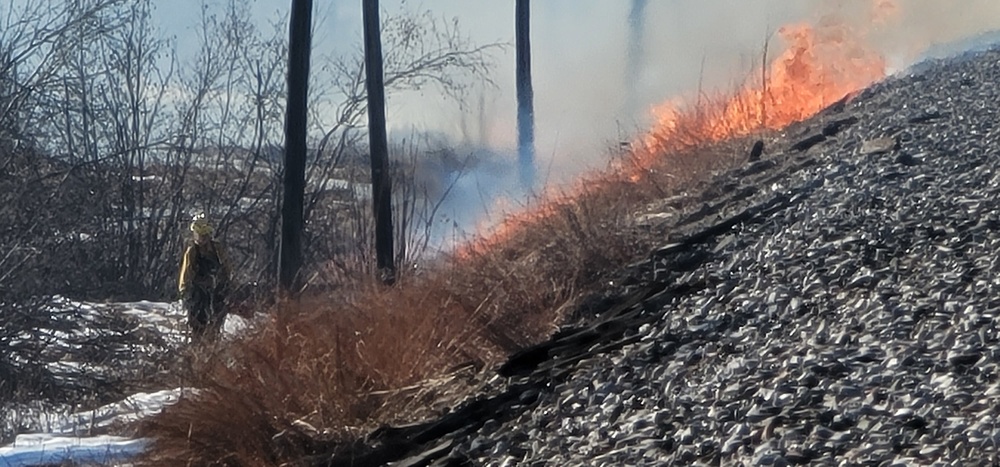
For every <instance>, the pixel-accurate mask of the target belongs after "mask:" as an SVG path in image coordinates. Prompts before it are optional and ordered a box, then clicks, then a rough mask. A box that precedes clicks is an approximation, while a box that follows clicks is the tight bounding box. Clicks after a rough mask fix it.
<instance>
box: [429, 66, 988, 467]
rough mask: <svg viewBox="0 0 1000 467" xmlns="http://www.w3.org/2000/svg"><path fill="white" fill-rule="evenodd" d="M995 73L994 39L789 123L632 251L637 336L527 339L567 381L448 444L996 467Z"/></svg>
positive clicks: (646, 460) (472, 448) (532, 455)
mask: <svg viewBox="0 0 1000 467" xmlns="http://www.w3.org/2000/svg"><path fill="white" fill-rule="evenodd" d="M998 83H1000V52H998V51H988V52H984V53H980V54H976V55H972V56H966V57H963V58H962V59H954V60H949V61H942V62H938V63H935V64H932V66H925V67H922V69H921V72H920V74H917V75H905V76H899V77H894V78H891V79H889V80H887V81H885V82H884V83H882V84H879V85H877V86H875V87H873V88H872V89H869V90H867V91H865V92H864V93H862V94H861V95H860V96H859V97H858V98H856V99H854V100H853V101H851V102H849V103H847V104H846V105H843V106H842V107H841V108H839V109H831V110H829V111H827V112H824V114H823V115H821V116H819V117H817V118H816V119H814V120H812V121H811V122H807V123H806V124H803V125H800V126H799V127H798V128H797V129H794V130H790V133H792V132H794V133H795V134H794V135H792V136H790V137H789V139H788V140H787V141H786V142H785V143H783V144H784V146H782V143H780V142H779V143H777V145H778V147H779V148H784V147H787V148H788V149H787V150H784V151H773V152H774V153H773V154H771V155H770V156H767V155H765V158H764V159H765V161H764V162H763V163H759V164H758V165H756V166H751V167H748V168H747V169H744V170H742V171H738V172H734V173H732V174H728V175H727V177H730V178H729V179H723V180H720V181H719V183H718V184H717V185H718V186H720V187H723V188H724V189H723V190H721V193H719V196H720V197H719V198H718V199H721V200H723V201H722V202H715V201H714V200H711V199H708V200H706V204H705V207H704V209H703V211H702V212H701V213H696V214H695V216H698V217H702V218H703V220H702V221H700V222H702V224H703V226H702V227H699V230H695V231H693V233H690V234H689V235H688V236H687V237H685V241H684V242H683V243H682V244H681V245H678V246H674V247H668V248H665V249H664V250H662V251H661V252H658V254H657V255H654V258H653V259H651V260H650V261H649V262H648V263H646V264H644V265H637V266H636V268H635V270H637V271H645V272H644V273H642V274H640V276H641V280H638V281H633V282H635V283H634V284H632V286H631V287H632V288H633V289H635V288H641V287H642V286H643V285H644V284H648V283H660V284H662V287H659V288H658V289H657V293H652V294H647V295H645V296H643V297H642V299H641V300H640V301H639V303H636V304H631V305H629V307H628V310H630V311H626V312H619V313H618V314H620V315H623V316H625V315H628V317H629V319H631V320H632V323H638V322H641V321H642V320H645V321H646V323H645V324H644V325H642V326H641V327H640V328H639V329H638V330H637V331H636V332H631V331H629V330H625V331H622V333H621V335H620V337H621V338H620V339H619V342H620V343H622V344H623V345H620V346H618V348H617V349H613V350H611V351H609V352H604V353H598V352H595V351H594V350H595V349H599V347H600V346H599V345H591V344H594V343H596V341H587V342H584V344H586V345H589V346H590V348H589V353H588V354H587V355H586V356H585V357H584V358H582V359H581V358H571V357H570V358H563V361H564V362H569V363H566V364H563V365H560V364H558V363H554V364H548V363H545V362H544V358H538V359H533V358H532V355H530V354H526V355H522V356H521V357H522V360H523V362H527V363H524V365H527V366H529V367H530V368H529V369H528V370H527V371H528V372H532V374H536V375H537V374H539V372H540V370H541V369H543V368H546V367H547V368H548V370H547V371H549V372H550V373H551V374H552V375H553V379H552V380H551V384H550V385H549V386H548V387H547V388H546V389H543V390H541V391H539V392H538V393H537V394H534V393H532V394H531V395H530V396H531V397H521V398H520V400H519V401H518V402H515V403H512V404H510V405H509V407H508V409H509V410H507V411H505V413H506V416H504V417H500V421H487V422H485V424H483V425H482V426H481V427H479V428H478V429H477V430H476V431H475V432H473V433H469V434H466V435H464V436H462V438H461V439H457V440H454V442H453V443H450V444H448V445H447V448H446V449H439V450H438V454H436V455H434V456H432V457H435V458H437V459H438V462H440V461H444V459H449V460H450V461H452V462H454V461H467V462H468V461H471V463H473V464H476V465H478V464H487V465H516V464H536V463H537V464H539V465H543V464H544V465H665V464H671V463H675V464H678V465H687V464H696V463H704V464H711V465H715V464H719V463H721V464H723V465H735V464H739V463H743V464H744V465H786V464H803V463H810V462H814V463H823V464H825V463H830V464H844V465H854V464H868V465H888V464H893V463H896V462H898V463H899V465H905V464H911V463H930V462H932V461H936V460H941V461H945V462H948V463H953V464H954V465H978V464H990V463H995V462H997V461H998V460H1000V457H998V456H1000V427H998V426H997V424H998V422H1000V381H998V375H1000V367H998V362H1000V346H998V344H1000V338H998V332H997V324H998V319H1000V262H998V259H997V256H996V251H997V248H998V247H1000V210H998V208H1000V170H998V169H1000V133H998V129H997V128H996V126H997V125H996V123H997V121H998V113H997V109H996V105H997V102H1000V84H998ZM855 119H856V121H855ZM824 130H825V133H826V136H825V137H824V138H821V137H818V136H816V135H820V134H823V132H824ZM771 146H774V144H772V145H771ZM769 157H770V159H769ZM769 160H770V162H769ZM741 174H742V176H743V180H740V179H739V177H740V176H741ZM734 194H736V195H734ZM732 216H736V221H733V222H727V220H728V219H730V218H732ZM688 219H690V217H689V218H688ZM665 227H666V228H667V229H669V228H670V225H666V226H665ZM671 241H676V239H671ZM691 258H697V262H696V263H695V264H691ZM681 260H683V261H684V265H685V266H686V268H687V269H691V270H689V271H687V272H682V273H679V272H677V268H676V267H675V265H676V264H678V261H681ZM672 268H673V269H672ZM692 268H693V269H692ZM622 339H624V340H622ZM612 347H613V346H612ZM570 353H571V352H570ZM536 354H540V355H544V357H545V358H552V357H553V356H555V359H556V360H558V359H559V358H560V357H559V355H560V350H559V347H558V346H553V345H549V346H548V347H546V348H545V349H542V350H541V351H540V352H536ZM536 356H537V355H536ZM515 360H516V359H515ZM539 362H542V363H540V364H539ZM547 365H548V366H547ZM567 365H568V366H570V367H571V370H570V371H558V369H559V368H566V367H567ZM515 366H516V365H515ZM508 370H510V366H509V367H508ZM510 371H511V372H514V373H516V372H517V370H516V369H514V370H510ZM429 460H430V457H426V458H424V459H423V460H421V459H419V458H413V459H412V461H414V462H415V463H426V462H428V461H429Z"/></svg>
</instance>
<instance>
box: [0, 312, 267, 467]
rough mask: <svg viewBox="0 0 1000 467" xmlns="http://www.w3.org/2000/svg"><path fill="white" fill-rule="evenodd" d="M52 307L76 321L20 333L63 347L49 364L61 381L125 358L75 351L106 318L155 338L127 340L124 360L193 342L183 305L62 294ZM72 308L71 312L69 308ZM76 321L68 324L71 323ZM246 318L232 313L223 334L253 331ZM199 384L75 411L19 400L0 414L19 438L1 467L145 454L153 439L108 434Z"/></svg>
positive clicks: (0, 451) (110, 367)
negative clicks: (90, 357)
mask: <svg viewBox="0 0 1000 467" xmlns="http://www.w3.org/2000/svg"><path fill="white" fill-rule="evenodd" d="M46 311H48V312H51V313H52V314H53V315H54V316H58V315H60V314H65V315H66V316H67V317H68V316H72V317H73V319H65V320H57V321H53V322H59V323H61V325H60V326H59V329H42V330H38V331H37V332H35V333H32V334H30V335H29V334H26V335H24V336H22V337H21V338H22V339H26V340H34V341H36V342H37V341H38V340H39V339H41V340H44V341H45V344H46V346H48V347H51V348H54V349H60V350H59V355H58V356H59V358H58V359H54V360H53V361H46V362H45V368H47V369H48V370H49V371H51V372H52V374H54V375H56V376H57V377H58V378H59V379H60V380H65V381H66V382H68V383H70V384H72V383H73V379H74V378H78V377H80V376H81V375H84V374H87V375H88V376H93V375H94V374H95V373H98V374H99V373H101V372H111V371H115V370H120V369H119V368H116V366H117V365H118V364H120V362H115V361H110V362H108V363H107V364H104V365H101V364H95V363H94V362H89V361H86V360H84V359H76V358H74V356H73V351H74V350H80V349H84V348H86V347H87V346H88V345H91V344H90V343H92V342H94V341H95V340H96V339H100V338H102V337H106V334H107V330H105V329H101V325H102V323H107V322H108V320H109V319H126V320H127V323H128V326H126V328H127V331H126V333H125V334H128V335H131V336H140V337H141V336H144V335H150V336H154V337H155V338H152V339H141V338H140V339H138V340H136V339H133V340H128V341H125V340H122V341H121V342H122V343H121V344H120V345H122V346H123V347H125V348H123V349H121V350H123V351H124V352H123V355H125V357H123V358H130V359H143V358H149V359H150V360H152V359H153V358H155V357H156V356H159V355H163V354H166V353H175V352H177V351H180V350H181V348H182V346H184V345H185V344H186V343H187V339H188V337H187V326H186V321H185V319H186V317H185V314H184V311H183V309H182V308H181V307H180V304H179V303H176V302H175V303H163V302H150V301H139V302H129V303H107V304H102V303H86V302H78V301H73V300H69V299H66V298H63V297H56V298H55V299H53V300H52V302H51V303H50V304H49V305H48V307H47V309H46ZM70 311H71V312H72V314H71V313H70ZM67 324H70V325H67ZM248 324H249V323H248V322H247V321H246V320H245V319H243V318H240V317H239V316H234V315H230V316H228V317H227V319H226V323H225V325H224V327H223V338H224V339H227V338H233V337H235V336H237V335H238V334H239V333H240V332H241V331H243V330H244V329H246V328H247V326H248ZM196 392H197V390H196V389H193V388H173V389H164V390H161V391H157V392H151V393H138V394H133V395H131V396H129V397H127V398H125V399H123V400H121V401H118V402H114V403H111V404H107V405H104V406H102V407H99V408H96V409H92V410H85V411H73V410H72V409H71V408H68V407H66V406H57V405H54V404H52V403H51V402H42V401H39V402H38V403H37V404H31V405H20V406H15V407H11V408H8V409H7V413H0V418H5V420H2V421H3V422H4V423H6V424H7V425H8V426H13V427H20V428H16V429H17V431H18V432H20V431H22V430H24V428H25V427H26V428H27V430H26V431H30V433H18V434H17V435H16V437H15V438H14V441H13V443H11V444H9V445H7V446H0V467H9V466H19V467H20V466H32V465H52V464H59V463H63V462H75V463H80V464H98V465H117V464H120V463H123V462H127V461H128V460H129V459H131V458H132V457H134V456H135V455H138V454H140V453H141V452H142V451H143V449H144V448H145V446H146V444H147V440H145V439H129V438H124V437H120V436H110V435H108V434H107V433H108V432H109V430H111V429H113V428H115V427H123V426H127V425H131V424H134V423H135V422H137V421H139V420H142V419H143V418H145V417H149V416H151V415H155V414H157V413H159V412H160V411H161V410H162V409H163V408H164V407H166V406H169V405H172V404H174V403H176V402H177V401H178V400H179V399H180V398H181V397H183V396H187V395H191V394H193V393H196Z"/></svg>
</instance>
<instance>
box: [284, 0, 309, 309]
mask: <svg viewBox="0 0 1000 467" xmlns="http://www.w3.org/2000/svg"><path fill="white" fill-rule="evenodd" d="M311 28H312V0H292V16H291V21H290V22H289V27H288V104H287V108H286V109H285V180H284V189H285V191H284V196H283V202H282V207H281V251H280V253H279V260H278V262H279V264H280V266H279V268H280V272H279V274H278V280H279V283H280V286H281V289H282V291H283V292H285V293H294V292H296V291H297V290H298V284H296V282H297V281H298V279H299V271H300V270H301V269H302V227H303V219H302V206H303V200H304V199H305V173H306V104H307V99H308V95H309V50H310V47H311V46H310V42H311V40H310V34H311Z"/></svg>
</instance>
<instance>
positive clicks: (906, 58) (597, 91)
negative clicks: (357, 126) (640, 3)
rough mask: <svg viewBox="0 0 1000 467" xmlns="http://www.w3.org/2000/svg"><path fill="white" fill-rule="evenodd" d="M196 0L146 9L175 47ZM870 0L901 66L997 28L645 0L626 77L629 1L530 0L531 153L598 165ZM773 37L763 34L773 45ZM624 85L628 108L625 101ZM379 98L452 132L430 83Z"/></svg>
mask: <svg viewBox="0 0 1000 467" xmlns="http://www.w3.org/2000/svg"><path fill="white" fill-rule="evenodd" d="M209 1H219V2H221V0H209ZM201 3H202V0H171V1H169V2H167V1H164V2H162V5H161V6H159V7H158V9H157V11H156V12H155V15H156V17H157V18H159V19H160V21H161V22H162V24H163V27H164V29H165V30H166V31H168V32H170V33H172V34H177V36H178V46H179V49H180V53H181V55H182V57H183V54H184V52H185V50H190V49H193V47H194V44H195V40H196V39H195V35H194V33H193V29H192V28H193V26H192V25H194V24H197V21H198V15H199V9H200V5H201ZM290 3H291V0H256V1H252V2H251V4H252V7H251V8H252V11H253V13H254V16H255V18H256V19H257V21H259V23H260V24H262V25H264V24H267V23H268V22H269V21H274V20H277V19H279V18H281V17H282V16H283V15H284V14H285V12H286V11H287V10H288V8H289V5H290ZM880 3H886V4H890V5H891V4H896V5H898V6H899V8H898V11H897V13H896V14H895V17H894V20H893V22H892V23H889V24H885V25H876V26H871V25H864V24H862V25H860V26H863V27H865V29H870V30H871V33H872V35H873V40H874V41H877V42H878V43H879V44H880V46H881V47H882V48H883V49H884V52H885V54H886V56H887V58H888V59H889V62H890V67H891V68H898V67H900V66H904V65H908V64H909V62H910V61H912V60H913V58H914V57H915V56H916V55H917V54H918V53H919V51H921V50H922V49H923V48H925V47H927V46H928V45H930V44H933V43H936V42H942V41H950V40H954V39H957V38H961V37H964V36H967V35H970V34H975V33H978V32H982V31H987V30H991V29H995V28H997V27H1000V2H998V1H996V0H964V1H962V2H950V1H939V0H896V1H889V0H795V1H793V0H753V1H746V0H649V1H648V7H647V8H646V15H645V23H644V24H645V32H644V36H643V50H644V54H643V57H642V58H643V60H642V62H641V63H642V66H641V68H640V70H641V72H640V73H639V74H638V75H637V76H630V77H629V76H625V70H626V59H625V57H626V53H625V52H626V48H627V37H628V21H627V19H628V14H629V9H630V7H631V5H632V1H631V0H536V1H534V2H532V22H531V28H532V54H533V57H532V58H533V63H532V66H533V74H534V90H535V99H536V100H535V111H536V117H537V130H536V134H537V150H538V154H539V159H540V162H541V163H543V164H544V163H546V161H547V160H548V161H550V162H551V163H552V166H553V167H555V168H556V169H557V170H559V168H560V167H565V169H566V170H567V171H574V170H576V169H579V168H580V167H586V166H592V165H595V164H598V165H599V164H601V161H603V160H604V155H605V150H604V148H605V147H607V145H608V144H609V143H611V142H613V141H615V140H617V139H618V138H619V137H621V136H624V135H627V134H631V133H633V132H634V131H635V130H636V128H637V127H642V126H643V124H644V123H645V122H644V118H645V116H646V112H645V110H644V109H645V108H647V107H648V106H650V105H653V104H656V103H658V102H661V101H663V100H665V99H667V98H670V97H673V96H678V95H685V94H686V95H690V94H691V93H693V92H694V91H695V90H696V89H697V88H698V86H699V85H701V86H703V87H704V88H705V89H720V88H726V87H729V86H731V85H732V83H734V82H735V81H738V80H740V79H742V77H744V76H746V74H747V73H748V70H749V69H750V66H751V64H752V63H756V62H757V61H758V60H759V58H758V57H759V56H760V52H761V50H762V46H763V43H764V41H765V38H766V37H767V35H768V34H769V33H773V32H774V31H776V30H777V29H778V28H780V27H781V26H782V25H784V24H788V23H792V22H800V21H813V22H815V21H819V20H820V19H821V18H822V17H824V15H831V14H835V15H839V16H842V17H845V18H846V19H847V21H855V22H862V23H863V22H865V21H868V19H866V18H868V16H866V13H867V12H868V11H869V10H870V9H871V7H872V6H873V5H875V4H880ZM360 5H361V1H360V0H316V1H315V2H314V7H315V11H314V20H315V22H316V24H315V32H316V35H315V37H314V44H313V45H314V48H315V50H316V52H318V53H330V52H332V51H345V50H351V49H352V48H359V47H360V38H361V11H360ZM959 5H960V6H959ZM381 7H382V9H383V10H385V11H399V10H400V9H401V8H408V9H411V10H417V11H421V10H431V11H433V12H434V13H436V14H438V15H440V16H441V17H444V18H457V19H458V21H459V24H460V25H461V26H462V28H463V29H464V31H465V32H466V33H467V34H468V35H469V36H470V37H471V38H472V40H473V41H475V42H478V43H488V42H507V43H513V41H514V16H513V11H514V1H513V0H423V1H420V2H417V1H413V0H383V1H382V2H381ZM781 46H782V44H781V43H780V41H779V40H777V39H772V43H771V47H772V49H771V50H772V53H773V54H775V55H776V54H777V52H778V50H776V49H780V48H781ZM497 58H498V63H499V66H498V68H497V70H496V74H495V80H496V82H497V84H498V89H495V90H490V91H489V93H488V94H487V95H486V96H484V102H485V103H486V107H487V109H486V112H485V116H486V122H487V127H488V128H487V129H486V134H487V135H488V136H489V138H488V139H489V141H487V143H489V144H490V145H491V146H493V147H495V148H499V149H508V148H512V147H513V146H514V141H515V125H514V122H515V115H516V114H515V95H514V89H515V87H514V54H513V49H510V50H509V51H508V52H507V53H506V54H503V55H500V56H498V57H497ZM630 92H631V93H634V94H632V95H631V97H632V99H633V100H634V101H635V103H636V104H637V105H636V107H637V108H636V109H626V108H625V105H626V102H627V100H628V97H629V93H630ZM388 105H389V109H388V118H389V125H390V129H391V130H392V131H396V132H400V133H408V132H410V131H411V130H413V129H416V130H426V131H438V132H444V133H446V134H451V135H460V134H461V132H460V130H459V129H460V122H461V118H462V116H461V114H460V112H459V111H458V110H457V108H456V106H455V105H454V103H450V102H447V101H445V100H443V99H442V98H441V97H440V96H437V95H434V93H423V94H415V93H414V94H411V95H402V96H396V97H394V98H392V100H391V101H390V102H389V104H388ZM475 106H476V105H473V106H472V107H475Z"/></svg>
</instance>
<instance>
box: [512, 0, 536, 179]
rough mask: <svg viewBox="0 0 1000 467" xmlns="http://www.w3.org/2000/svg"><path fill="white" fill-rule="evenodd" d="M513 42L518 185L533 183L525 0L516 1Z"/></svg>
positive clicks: (532, 119) (532, 114)
mask: <svg viewBox="0 0 1000 467" xmlns="http://www.w3.org/2000/svg"><path fill="white" fill-rule="evenodd" d="M515 8H516V10H517V11H516V12H515V21H514V23H515V25H514V27H515V29H516V30H517V32H516V35H515V41H516V42H517V45H516V47H517V71H516V73H517V160H518V170H519V174H520V180H521V186H522V187H523V188H524V189H525V190H530V189H532V188H533V187H534V185H535V109H534V98H535V97H534V91H532V89H531V35H530V28H529V13H530V10H531V8H530V6H529V3H528V0H517V5H516V7H515Z"/></svg>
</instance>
